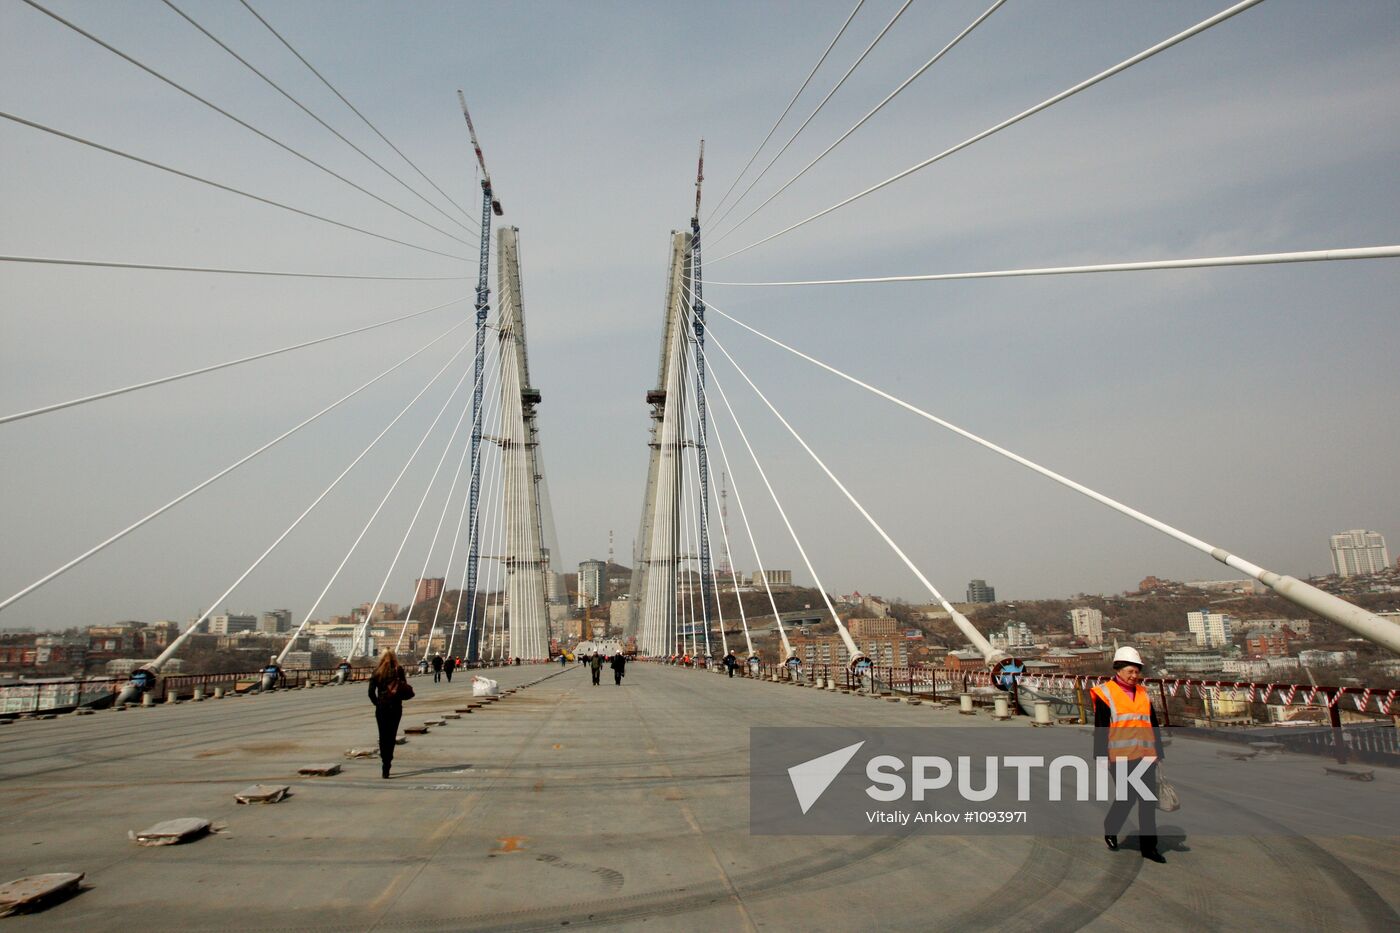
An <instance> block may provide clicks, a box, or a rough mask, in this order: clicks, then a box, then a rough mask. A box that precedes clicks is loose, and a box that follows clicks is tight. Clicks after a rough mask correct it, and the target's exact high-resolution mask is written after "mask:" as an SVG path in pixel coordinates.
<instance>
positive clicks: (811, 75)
mask: <svg viewBox="0 0 1400 933" xmlns="http://www.w3.org/2000/svg"><path fill="white" fill-rule="evenodd" d="M864 5H865V0H856V5H855V6H853V7H852V8H851V15H849V16H847V17H846V21H845V22H844V23H842V24H841V28H840V29H838V30H837V31H836V35H835V36H833V37H832V38H831V41H830V42H829V43H827V46H826V50H825V51H823V52H822V57H821V58H819V59H817V63H816V64H815V65H813V66H812V70H811V71H810V72H808V73H807V79H806V80H805V81H803V82H802V86H801V87H799V88H798V89H797V93H796V94H793V95H792V100H790V101H788V105H787V106H786V107H784V108H783V112H782V113H781V114H779V115H778V119H777V120H775V121H774V122H773V126H772V128H771V129H769V130H768V135H767V136H765V137H763V142H761V143H759V144H758V148H757V149H755V150H754V151H753V155H751V156H749V161H747V162H745V163H744V167H743V169H741V170H740V172H739V174H738V175H736V176H735V177H734V180H733V181H732V182H730V183H729V190H728V191H726V192H724V197H722V198H720V199H719V200H718V201H716V202H715V206H714V207H713V208H711V209H710V216H711V217H713V216H714V212H715V211H717V210H719V209H720V208H721V207H723V206H724V202H725V200H726V199H727V198H728V197H729V195H730V194H732V193H733V191H734V186H735V185H737V184H739V180H740V179H741V178H743V177H744V172H747V171H748V170H749V167H750V166H752V165H753V160H754V159H757V158H758V154H759V153H760V152H762V151H763V147H764V146H766V145H768V140H770V139H772V138H773V134H774V133H776V132H777V131H778V127H779V126H780V125H781V124H782V122H783V120H784V119H786V118H787V115H788V112H789V111H790V110H792V105H793V104H795V103H797V98H799V97H801V96H802V92H803V91H805V90H807V85H809V84H811V83H812V79H813V78H814V77H816V74H817V69H818V68H820V67H821V66H822V62H824V61H826V57H827V56H828V55H830V54H831V50H832V49H834V48H836V43H837V42H839V41H840V40H841V37H842V36H844V35H845V34H846V27H847V26H849V25H851V20H853V19H855V18H856V14H857V13H859V12H860V8H861V7H862V6H864ZM705 223H707V224H708V223H709V220H708V219H706V221H705Z"/></svg>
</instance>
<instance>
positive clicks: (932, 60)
mask: <svg viewBox="0 0 1400 933" xmlns="http://www.w3.org/2000/svg"><path fill="white" fill-rule="evenodd" d="M1004 3H1006V0H995V2H994V3H993V4H992V5H991V6H989V7H987V9H986V10H985V11H983V13H982V15H981V16H979V17H977V18H976V19H975V20H973V21H972V22H971V23H970V24H969V25H968V27H967V28H966V29H964V30H963V31H962V32H960V33H958V34H957V35H956V36H954V37H953V41H951V42H949V43H948V44H947V45H945V46H943V48H941V49H939V50H938V52H937V53H935V54H934V56H933V57H932V58H930V59H929V60H928V61H926V62H924V63H923V64H922V65H920V66H919V68H918V69H917V70H916V71H915V72H914V73H913V74H911V75H910V76H909V77H907V78H905V79H904V82H903V83H902V84H900V85H899V87H897V88H895V89H894V90H893V91H891V92H890V93H889V94H888V96H886V97H885V99H884V100H882V101H880V102H879V103H878V104H876V105H875V106H874V107H872V108H871V109H870V111H869V112H868V113H867V114H866V115H865V116H863V117H861V118H860V119H859V120H857V121H856V122H855V124H854V125H852V126H851V128H850V129H848V130H846V132H844V133H842V134H841V135H840V136H839V137H837V139H836V142H834V143H832V144H831V145H830V146H827V147H826V148H825V149H823V150H822V151H821V153H820V154H819V155H818V156H817V157H816V158H815V159H813V160H812V161H810V162H808V163H807V164H806V165H804V166H803V167H802V170H801V171H799V172H798V173H797V174H796V175H793V176H792V177H791V178H789V179H788V180H787V181H785V182H783V184H782V187H780V188H779V189H778V190H777V191H774V192H773V193H772V194H770V195H769V196H768V197H767V198H765V199H764V201H763V203H762V204H760V205H758V207H755V208H754V209H753V210H751V211H749V212H748V213H747V214H745V215H744V217H743V219H742V220H740V221H739V222H738V223H736V224H734V225H733V226H732V227H730V228H729V229H728V230H725V231H724V232H723V233H721V234H719V235H718V236H715V237H713V238H711V240H710V245H711V246H713V245H715V244H717V243H719V241H720V240H723V239H724V238H725V237H727V236H729V234H731V233H733V232H734V231H735V230H737V229H739V228H740V227H742V226H743V225H744V224H745V222H747V221H748V219H749V218H750V217H752V216H753V215H754V214H757V213H758V212H759V211H761V210H763V209H764V208H765V207H767V206H768V205H769V204H771V203H772V202H773V200H774V199H775V198H777V197H778V195H780V194H782V193H783V192H784V191H786V190H787V189H788V188H789V187H790V186H791V185H792V184H793V182H795V181H797V179H799V178H801V177H802V176H803V175H806V174H807V172H808V171H810V170H811V168H812V166H814V165H816V164H817V163H818V162H820V161H821V160H822V159H825V158H826V157H827V156H828V155H829V154H830V153H831V151H832V150H833V149H835V148H836V147H837V146H839V145H841V144H842V143H843V142H845V141H846V139H847V137H849V136H850V135H851V134H852V133H854V132H855V131H856V130H858V129H860V128H861V127H862V126H864V125H865V123H866V121H867V120H869V119H870V118H871V117H873V116H875V114H877V113H879V112H880V111H881V110H883V109H884V108H885V105H886V104H888V103H889V102H890V101H892V100H894V99H895V98H896V97H898V96H899V94H900V92H901V91H903V90H904V89H905V88H907V87H908V86H909V85H911V84H913V83H914V82H915V81H916V80H918V78H919V77H920V76H921V75H923V73H924V72H926V71H928V70H929V69H930V68H932V67H933V66H934V65H935V64H937V62H938V60H939V59H941V58H942V57H943V56H944V55H947V54H948V52H950V51H951V50H952V48H953V46H955V45H957V44H958V43H959V42H961V41H962V40H963V39H966V38H967V36H968V35H969V34H970V33H971V32H972V30H974V29H976V28H977V27H978V26H980V25H982V22H983V21H984V20H985V19H986V18H987V17H989V16H991V15H992V14H993V13H995V12H996V11H997V10H998V9H999V8H1000V7H1001V5H1002V4H1004Z"/></svg>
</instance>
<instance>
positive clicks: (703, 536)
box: [690, 139, 712, 653]
mask: <svg viewBox="0 0 1400 933" xmlns="http://www.w3.org/2000/svg"><path fill="white" fill-rule="evenodd" d="M704 181H705V140H703V139H702V140H700V159H699V162H698V164H697V165H696V168H695V213H694V214H692V215H691V217H690V287H691V293H692V294H693V295H694V296H695V303H694V305H692V307H691V310H692V312H693V318H694V326H695V406H696V414H697V415H698V418H697V420H698V422H699V437H697V438H696V439H695V452H696V455H697V457H698V459H699V466H700V609H701V618H702V619H703V620H704V623H705V645H706V647H707V649H708V646H709V643H710V590H709V587H708V585H707V584H708V581H709V580H710V579H711V574H712V568H711V566H710V458H709V445H708V440H709V421H708V418H707V415H706V411H705V408H706V406H705V301H704V298H703V294H704V289H703V287H702V282H701V280H700V187H701V185H702V184H703V183H704ZM707 653H708V652H707Z"/></svg>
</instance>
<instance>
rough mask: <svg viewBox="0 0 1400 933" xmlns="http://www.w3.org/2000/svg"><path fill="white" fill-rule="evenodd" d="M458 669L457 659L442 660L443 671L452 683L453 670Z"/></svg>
mask: <svg viewBox="0 0 1400 933" xmlns="http://www.w3.org/2000/svg"><path fill="white" fill-rule="evenodd" d="M456 669H457V659H456V658H448V659H447V660H446V661H443V662H442V672H443V673H444V674H446V675H447V682H448V683H452V672H453V671H455V670H456Z"/></svg>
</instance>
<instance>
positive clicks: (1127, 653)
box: [1113, 647, 1144, 667]
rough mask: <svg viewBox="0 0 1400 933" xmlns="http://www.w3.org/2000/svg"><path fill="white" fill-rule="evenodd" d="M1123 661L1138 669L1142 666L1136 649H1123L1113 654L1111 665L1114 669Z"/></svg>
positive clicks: (1140, 656)
mask: <svg viewBox="0 0 1400 933" xmlns="http://www.w3.org/2000/svg"><path fill="white" fill-rule="evenodd" d="M1123 661H1126V662H1127V663H1129V664H1136V665H1137V666H1138V667H1143V666H1144V665H1143V663H1142V655H1140V654H1138V653H1137V649H1136V648H1128V647H1123V648H1119V649H1118V650H1117V651H1115V652H1113V665H1114V666H1115V667H1117V666H1118V664H1119V663H1120V662H1123Z"/></svg>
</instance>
